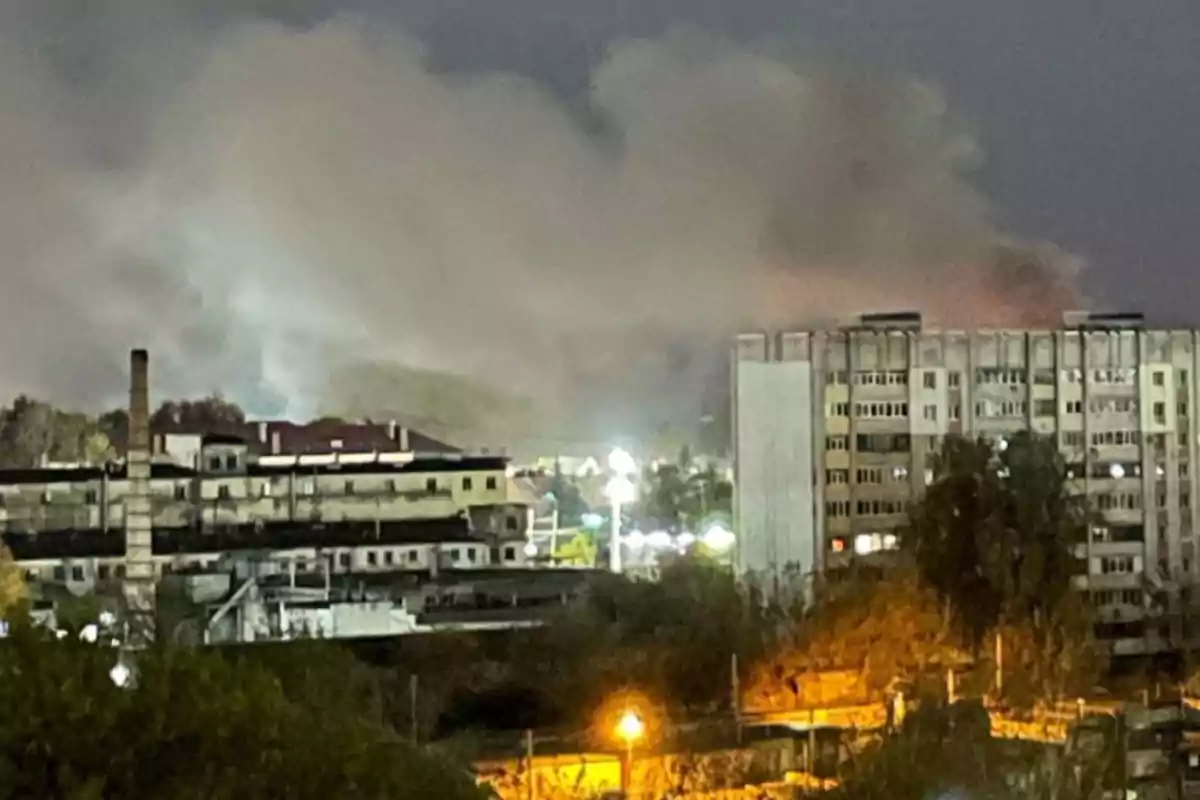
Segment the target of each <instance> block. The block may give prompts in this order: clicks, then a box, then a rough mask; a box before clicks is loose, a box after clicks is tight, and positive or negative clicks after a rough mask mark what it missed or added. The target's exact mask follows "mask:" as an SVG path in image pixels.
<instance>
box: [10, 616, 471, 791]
mask: <svg viewBox="0 0 1200 800" xmlns="http://www.w3.org/2000/svg"><path fill="white" fill-rule="evenodd" d="M114 658H115V653H114V651H113V650H111V649H110V648H107V647H99V646H95V645H89V644H86V643H83V642H79V641H77V640H76V638H75V637H67V638H66V639H64V640H62V641H58V640H56V639H55V638H54V637H53V636H52V635H51V634H49V633H48V632H46V631H42V630H38V629H35V628H33V627H32V626H30V625H24V626H20V625H14V626H13V630H12V633H11V635H10V637H9V639H8V641H7V642H6V644H5V647H3V648H0V703H3V704H4V707H5V709H6V712H7V713H6V714H5V718H4V721H3V722H2V723H0V785H3V786H4V787H5V791H6V792H7V793H8V794H9V795H10V796H14V797H70V798H101V797H128V798H172V799H173V798H179V800H185V799H186V800H192V799H193V798H195V799H196V800H199V798H267V797H291V798H298V799H299V800H302V799H303V798H323V797H346V796H362V797H389V798H414V800H415V798H427V797H445V798H452V799H453V800H459V799H461V800H466V799H467V798H482V797H483V793H482V791H481V790H480V789H479V788H478V787H476V786H475V785H474V781H473V780H472V779H471V777H470V776H469V775H468V774H467V771H466V770H465V769H463V768H460V767H456V766H454V765H452V764H448V763H444V762H442V761H440V760H439V759H437V758H435V757H433V756H431V755H429V754H426V753H422V752H419V751H416V750H415V749H413V748H412V747H411V746H409V745H408V744H406V743H404V742H403V741H401V740H399V738H398V737H396V736H395V734H394V733H392V732H390V731H388V730H387V729H386V728H384V727H383V726H381V725H379V724H378V723H377V722H375V721H372V720H367V719H363V718H361V717H359V716H357V715H355V714H354V713H347V712H343V711H340V710H339V709H338V707H336V706H334V705H326V706H324V708H323V710H322V712H321V713H317V712H315V711H314V710H313V708H311V707H309V706H306V705H305V704H303V703H298V702H294V701H293V700H290V699H289V698H288V697H287V695H286V693H285V692H284V691H283V688H282V687H281V684H280V681H279V680H277V679H276V678H275V677H274V676H273V675H272V674H271V673H270V672H268V671H266V670H264V669H261V668H257V667H255V666H253V665H252V664H248V663H245V662H234V661H230V660H225V659H223V658H222V657H221V656H220V655H219V654H218V653H215V652H213V651H209V650H204V649H190V650H175V649H154V650H149V651H143V652H142V653H140V654H139V655H138V660H137V664H136V679H135V681H134V685H133V686H132V687H131V688H126V689H120V688H117V687H116V686H114V685H113V682H112V680H111V679H110V677H109V672H110V669H111V668H112V665H113V660H114ZM315 754H319V757H314V755H315Z"/></svg>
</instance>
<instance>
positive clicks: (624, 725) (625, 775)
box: [617, 708, 646, 797]
mask: <svg viewBox="0 0 1200 800" xmlns="http://www.w3.org/2000/svg"><path fill="white" fill-rule="evenodd" d="M645 734H646V723H645V722H642V718H641V716H640V715H639V714H638V713H637V712H636V711H634V710H633V709H632V708H628V709H626V710H625V713H624V714H622V715H621V718H620V719H619V720H617V738H619V739H620V740H621V741H623V742H624V743H625V758H623V759H622V760H621V796H622V797H627V796H628V795H629V781H630V778H631V777H632V773H633V745H634V744H635V743H636V742H637V740H638V739H641V738H642V736H644V735H645Z"/></svg>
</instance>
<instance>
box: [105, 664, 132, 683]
mask: <svg viewBox="0 0 1200 800" xmlns="http://www.w3.org/2000/svg"><path fill="white" fill-rule="evenodd" d="M108 677H110V678H112V682H113V683H114V684H116V686H117V687H118V688H121V689H124V688H125V687H126V686H128V685H129V679H130V678H131V677H133V671H132V670H130V669H129V667H127V666H125V664H124V662H121V661H118V662H117V663H116V664H115V665H114V666H113V668H112V669H110V670H109V671H108Z"/></svg>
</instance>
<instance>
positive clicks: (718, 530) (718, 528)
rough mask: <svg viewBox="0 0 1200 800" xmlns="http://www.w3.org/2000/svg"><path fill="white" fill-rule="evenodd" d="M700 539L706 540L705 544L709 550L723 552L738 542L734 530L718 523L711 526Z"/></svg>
mask: <svg viewBox="0 0 1200 800" xmlns="http://www.w3.org/2000/svg"><path fill="white" fill-rule="evenodd" d="M700 541H702V542H704V546H705V547H707V548H708V549H709V550H714V551H716V552H718V553H723V552H725V551H726V550H729V549H730V548H731V547H733V546H734V544H736V543H737V537H736V536H734V535H733V531H731V530H729V529H728V528H726V527H725V526H724V525H721V524H720V523H718V524H716V525H712V526H710V527H709V529H708V530H706V531H705V532H704V536H703V537H701V539H700Z"/></svg>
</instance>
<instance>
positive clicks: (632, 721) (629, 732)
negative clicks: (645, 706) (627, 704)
mask: <svg viewBox="0 0 1200 800" xmlns="http://www.w3.org/2000/svg"><path fill="white" fill-rule="evenodd" d="M645 735H646V723H644V722H642V718H641V715H639V714H638V713H637V712H636V711H634V710H633V709H632V708H631V709H628V710H627V711H626V712H625V713H624V714H622V715H621V718H620V719H619V720H617V738H618V739H620V740H621V741H622V742H624V743H625V745H626V746H627V747H632V746H633V744H634V742H636V741H637V740H638V739H641V738H642V737H643V736H645Z"/></svg>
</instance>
